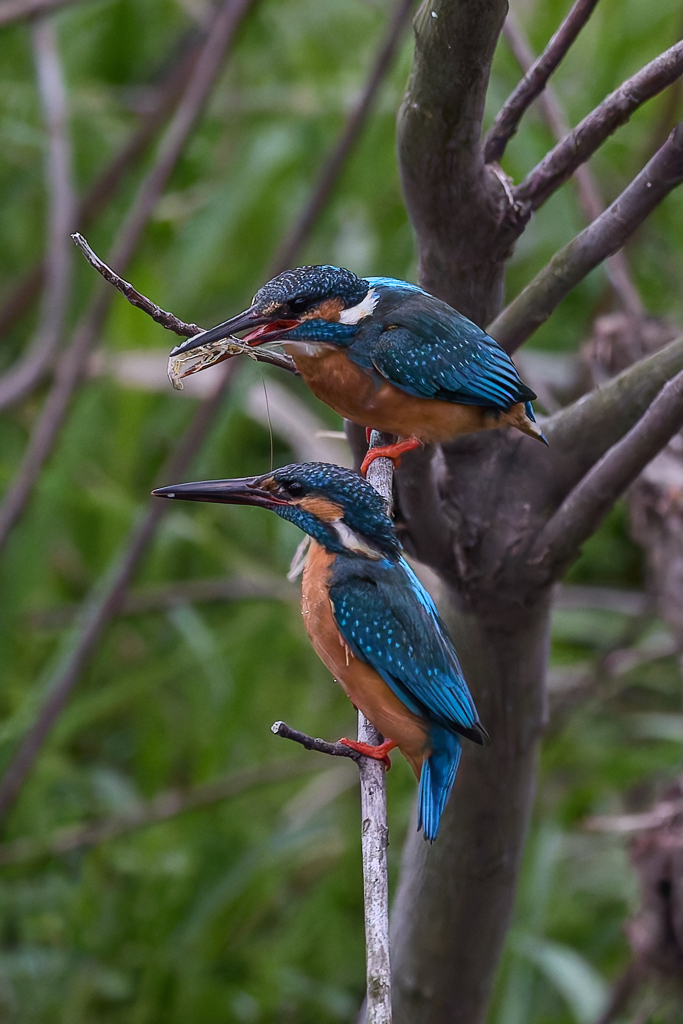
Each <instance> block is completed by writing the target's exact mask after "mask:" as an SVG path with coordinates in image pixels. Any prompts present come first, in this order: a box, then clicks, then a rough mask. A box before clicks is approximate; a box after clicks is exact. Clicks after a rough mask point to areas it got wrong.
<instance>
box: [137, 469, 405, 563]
mask: <svg viewBox="0 0 683 1024" xmlns="http://www.w3.org/2000/svg"><path fill="white" fill-rule="evenodd" d="M152 493H153V494H156V495H157V496H158V497H161V498H183V499H185V500H186V501H213V502H222V503H224V504H227V505H259V506H260V507H261V508H269V509H272V511H273V512H276V513H277V514H278V515H279V516H281V517H282V518H283V519H288V520H289V521H290V522H292V523H295V524H296V526H298V527H299V529H301V530H304V531H305V532H306V533H308V534H310V535H311V537H313V538H314V540H317V541H318V542H319V543H320V544H322V545H323V546H324V547H325V548H327V550H328V551H333V552H335V553H336V554H346V555H354V556H357V557H359V558H369V559H372V560H375V561H379V560H381V559H384V558H388V559H389V560H390V561H391V562H397V561H398V559H399V558H400V554H401V548H400V544H399V542H398V540H397V539H396V535H395V534H394V527H393V524H392V522H391V519H390V518H389V516H388V514H387V507H386V503H385V501H384V499H383V498H382V496H381V495H380V494H378V492H377V491H376V490H375V488H374V487H372V486H371V485H370V484H369V483H367V482H366V481H365V480H363V478H362V477H360V476H358V474H357V473H353V472H352V471H351V470H350V469H343V468H342V467H341V466H334V465H331V464H330V463H327V462H304V463H302V464H299V465H293V466H284V467H283V468H282V469H276V470H273V472H272V473H265V474H264V475H263V476H252V477H242V478H240V479H236V480H203V481H200V482H198V483H188V484H171V485H170V486H169V487H159V488H157V490H155V491H153V492H152Z"/></svg>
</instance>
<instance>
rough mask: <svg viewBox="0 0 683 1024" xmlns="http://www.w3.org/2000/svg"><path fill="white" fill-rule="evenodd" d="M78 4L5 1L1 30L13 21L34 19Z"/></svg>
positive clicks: (72, 0)
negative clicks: (69, 5)
mask: <svg viewBox="0 0 683 1024" xmlns="http://www.w3.org/2000/svg"><path fill="white" fill-rule="evenodd" d="M78 2H79V0H3V3H0V28H2V26H3V25H9V24H11V23H12V22H13V21H22V20H25V19H26V18H33V17H35V15H36V14H48V13H49V12H51V11H56V10H57V8H59V7H66V6H67V5H68V4H73V3H78Z"/></svg>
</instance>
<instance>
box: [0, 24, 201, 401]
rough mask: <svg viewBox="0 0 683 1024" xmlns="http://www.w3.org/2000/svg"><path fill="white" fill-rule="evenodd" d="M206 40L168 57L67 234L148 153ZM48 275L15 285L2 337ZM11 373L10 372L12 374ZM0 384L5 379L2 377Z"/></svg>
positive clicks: (3, 311)
mask: <svg viewBox="0 0 683 1024" xmlns="http://www.w3.org/2000/svg"><path fill="white" fill-rule="evenodd" d="M203 38H204V37H203V36H198V34H197V33H196V32H192V34H191V37H190V39H189V40H188V41H187V43H186V45H185V47H184V48H183V47H181V48H180V49H179V47H178V45H177V44H176V45H175V46H174V47H173V48H172V51H171V53H170V54H168V55H167V58H166V61H165V65H167V66H169V67H170V71H169V72H168V73H167V74H166V76H165V77H164V78H163V79H162V81H161V83H160V84H159V85H157V86H156V88H155V89H154V90H153V91H151V95H150V100H151V101H152V103H151V106H150V109H149V110H146V111H145V113H144V114H142V115H141V117H140V122H139V126H138V128H137V129H136V130H135V131H134V132H133V133H132V135H131V136H130V138H129V140H128V142H127V143H126V144H125V145H124V146H123V147H122V149H121V150H120V151H119V153H117V155H116V156H115V157H114V159H113V160H112V161H111V163H110V164H109V165H108V166H107V167H105V169H104V170H103V171H102V173H101V174H100V175H99V176H98V177H97V178H96V179H95V181H94V182H93V184H92V185H91V186H90V188H89V189H88V191H87V193H86V194H85V196H84V197H83V199H82V201H81V202H80V204H79V205H78V208H77V210H76V213H75V216H74V219H73V222H72V223H71V224H70V225H69V227H68V231H67V234H68V233H70V232H71V231H73V230H74V228H76V227H77V226H79V227H81V228H85V227H87V226H88V225H89V224H90V223H91V222H92V221H93V220H94V218H95V217H96V216H97V214H98V213H99V212H100V211H101V210H102V208H103V207H104V205H105V203H106V202H107V201H108V200H109V199H110V198H111V196H112V195H114V193H115V192H116V190H117V189H118V187H119V185H120V184H121V181H122V179H123V177H124V176H125V174H127V172H128V171H129V170H130V168H131V166H132V165H133V164H134V163H135V162H136V160H138V159H139V158H140V157H141V156H142V154H143V153H144V152H145V150H146V149H147V146H148V145H149V143H150V142H151V140H152V138H153V137H154V135H155V134H156V132H157V131H158V129H159V128H160V127H161V126H162V125H163V123H164V121H166V119H167V118H168V116H169V114H170V112H171V110H172V109H173V105H174V104H175V103H176V102H177V100H178V97H179V96H180V94H181V93H182V91H183V89H184V88H185V86H186V84H187V80H188V78H189V76H190V73H191V72H192V68H193V65H194V62H195V59H196V57H197V55H198V53H199V52H200V49H201V45H202V42H203ZM44 274H45V264H44V261H41V262H38V263H36V264H35V265H34V266H33V267H31V269H30V270H28V271H27V272H26V273H25V274H24V275H23V276H22V277H21V278H19V280H18V281H17V282H16V283H15V284H14V286H13V288H12V290H11V292H10V293H9V295H8V297H7V298H6V299H5V302H4V304H3V306H2V308H0V337H2V336H3V335H5V334H6V333H7V331H9V330H10V328H11V327H12V326H13V325H14V323H15V322H16V321H17V320H18V319H19V317H20V316H22V315H23V313H25V312H26V310H27V308H28V307H29V306H30V305H31V303H32V301H33V299H34V298H35V296H36V294H37V293H38V290H39V289H40V286H41V284H42V282H43V278H44ZM9 372H11V371H9ZM0 381H2V378H1V377H0Z"/></svg>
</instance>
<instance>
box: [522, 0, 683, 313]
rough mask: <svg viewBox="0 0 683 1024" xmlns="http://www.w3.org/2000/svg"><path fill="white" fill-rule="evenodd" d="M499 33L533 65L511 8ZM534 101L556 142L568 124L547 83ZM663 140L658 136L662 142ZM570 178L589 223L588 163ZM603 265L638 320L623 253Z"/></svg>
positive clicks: (592, 187) (593, 187) (596, 210)
mask: <svg viewBox="0 0 683 1024" xmlns="http://www.w3.org/2000/svg"><path fill="white" fill-rule="evenodd" d="M503 34H504V36H505V38H506V40H507V42H508V45H509V47H510V49H511V50H512V53H513V54H514V56H515V58H516V60H517V61H518V63H519V65H520V67H521V68H522V70H523V71H528V70H529V69H530V68H531V67H532V66H533V63H534V55H533V53H532V51H531V48H530V46H529V41H528V39H527V37H526V34H525V33H524V30H523V28H522V26H521V24H520V22H519V19H518V18H517V16H516V14H515V12H514V11H512V10H510V11H508V16H507V18H506V19H505V25H504V26H503ZM679 81H680V80H679ZM538 104H539V107H540V109H541V112H542V114H543V117H544V118H545V120H546V121H547V123H548V126H549V128H550V130H551V131H552V133H553V135H554V136H555V138H556V139H557V140H558V141H560V140H561V139H563V138H564V137H565V135H568V134H569V131H570V128H569V123H568V121H567V119H566V117H565V114H564V111H563V110H562V106H561V105H560V101H559V100H558V98H557V93H556V92H555V90H554V89H553V87H552V85H550V83H548V84H547V85H546V87H545V89H544V91H543V92H542V93H541V94H540V96H539V97H538ZM667 134H668V132H667ZM665 141H666V140H665V139H662V142H665ZM661 144H662V143H660V145H661ZM657 148H659V147H657ZM573 177H574V181H575V182H576V186H577V191H578V196H579V203H580V205H581V208H582V210H583V212H584V215H585V217H586V220H587V221H588V222H589V223H590V221H593V220H595V219H596V217H599V216H600V214H601V213H602V212H603V210H604V209H605V204H604V203H603V201H602V196H601V195H600V189H599V187H598V183H597V181H596V179H595V177H594V175H593V172H592V171H591V169H590V167H589V165H588V164H580V165H579V166H578V167H577V168H576V170H575V171H574V175H573ZM605 267H606V270H607V275H608V277H609V280H610V284H611V285H612V288H613V289H614V292H615V294H616V296H617V298H618V299H619V301H620V302H621V305H622V306H623V308H624V310H625V312H626V313H628V315H629V316H630V317H631V318H632V319H633V320H634V321H635V322H637V321H639V320H641V319H642V317H643V315H644V309H643V304H642V302H641V301H640V296H639V294H638V290H637V289H636V287H635V285H634V284H633V281H632V280H631V275H630V272H629V268H628V263H627V261H626V257H625V255H624V253H623V252H617V253H615V254H614V256H610V258H609V259H608V260H607V261H606V263H605Z"/></svg>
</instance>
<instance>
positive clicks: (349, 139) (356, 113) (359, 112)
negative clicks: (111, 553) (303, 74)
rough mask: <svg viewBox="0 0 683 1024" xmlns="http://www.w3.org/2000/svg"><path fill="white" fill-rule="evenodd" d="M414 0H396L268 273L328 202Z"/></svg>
mask: <svg viewBox="0 0 683 1024" xmlns="http://www.w3.org/2000/svg"><path fill="white" fill-rule="evenodd" d="M413 3H414V0H397V2H396V6H395V7H394V10H393V13H392V15H391V18H390V20H389V24H388V26H387V31H386V34H385V36H384V38H383V39H382V41H381V43H380V46H379V49H378V51H377V55H376V57H375V61H374V63H373V65H372V68H371V70H370V74H369V75H368V80H367V82H366V83H365V86H364V88H363V91H362V92H361V94H360V96H359V98H358V101H357V102H356V104H355V106H354V108H353V110H352V111H351V113H350V114H349V115H348V117H347V119H346V123H345V125H344V127H343V129H342V131H341V134H340V136H339V139H338V140H337V142H336V144H335V145H334V147H333V148H332V150H331V151H330V153H329V154H328V156H327V158H326V159H325V161H324V163H323V165H322V168H321V169H320V171H319V173H318V178H317V181H316V184H315V186H314V188H313V192H312V193H311V195H310V197H309V199H308V202H307V203H306V205H305V207H304V208H303V210H302V211H301V213H300V214H299V216H298V218H297V220H296V221H295V223H294V225H293V226H292V228H291V229H290V231H289V232H288V233H287V235H285V237H284V239H283V241H282V242H281V243H280V245H279V246H278V248H277V251H276V253H275V256H274V257H273V260H272V263H271V269H270V275H269V276H272V275H273V274H277V273H279V272H280V271H281V270H286V269H287V267H289V266H291V264H292V263H293V262H294V261H295V259H296V255H297V253H298V252H299V250H300V248H301V246H302V244H303V242H304V239H305V238H306V237H307V236H308V235H309V234H310V232H311V229H312V228H313V225H314V224H315V222H316V221H317V219H318V217H319V216H320V213H321V211H322V209H323V207H324V206H325V204H326V203H327V201H328V199H329V197H330V194H331V192H332V189H333V188H334V186H335V184H336V182H337V179H338V177H339V174H340V172H341V170H342V168H343V166H344V163H345V162H346V158H347V157H348V155H349V153H350V152H351V150H352V148H353V146H354V144H355V142H356V140H357V139H358V136H359V135H360V134H361V132H362V130H363V127H364V126H365V122H366V121H367V118H368V114H369V113H370V110H371V108H372V104H373V103H374V101H375V98H376V96H377V93H378V91H379V88H380V86H381V84H382V82H383V81H384V79H385V77H386V74H387V72H388V71H389V68H390V67H391V62H392V61H393V59H394V54H395V53H396V50H397V48H398V45H399V43H400V42H401V39H402V37H403V32H404V30H405V28H406V25H407V23H408V17H409V15H410V12H411V10H412V7H413Z"/></svg>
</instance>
